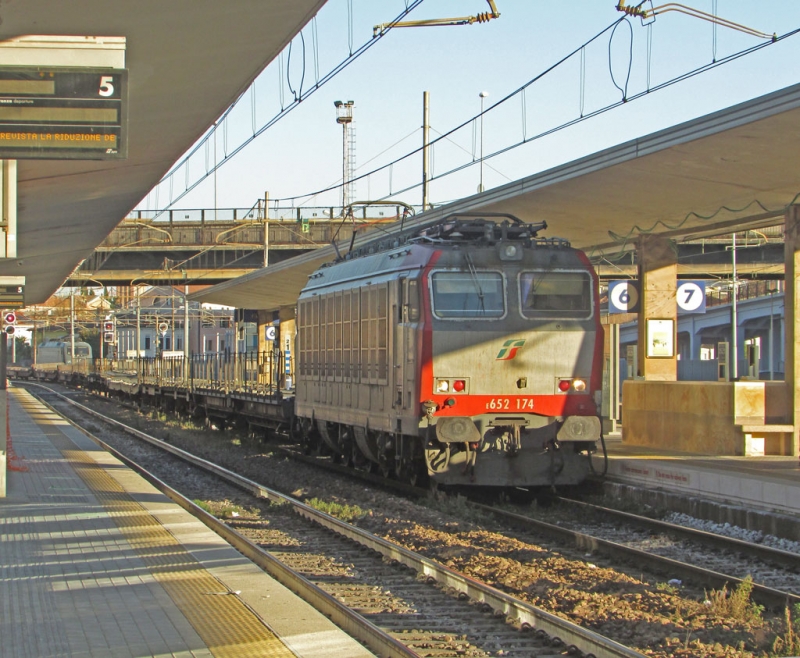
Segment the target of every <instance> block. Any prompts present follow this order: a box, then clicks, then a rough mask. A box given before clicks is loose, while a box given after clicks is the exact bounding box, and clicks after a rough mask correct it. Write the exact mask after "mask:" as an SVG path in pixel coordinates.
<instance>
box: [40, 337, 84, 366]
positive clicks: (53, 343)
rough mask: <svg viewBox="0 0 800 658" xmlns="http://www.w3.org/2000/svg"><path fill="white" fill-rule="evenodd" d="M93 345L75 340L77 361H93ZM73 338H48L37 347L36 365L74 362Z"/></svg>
mask: <svg viewBox="0 0 800 658" xmlns="http://www.w3.org/2000/svg"><path fill="white" fill-rule="evenodd" d="M91 360H92V346H91V345H89V343H84V342H80V341H75V359H74V361H75V362H80V361H91ZM72 363H73V358H72V341H71V340H48V341H46V342H44V343H40V344H39V345H38V346H37V348H36V365H37V366H45V367H48V366H50V367H52V366H55V365H60V364H64V365H66V364H72Z"/></svg>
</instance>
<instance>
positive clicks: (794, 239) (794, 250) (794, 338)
mask: <svg viewBox="0 0 800 658" xmlns="http://www.w3.org/2000/svg"><path fill="white" fill-rule="evenodd" d="M785 222H786V227H785V238H784V250H785V251H784V258H785V274H784V282H785V285H786V293H785V295H784V302H783V316H784V323H785V326H784V327H782V328H783V329H784V337H785V351H784V372H785V375H784V377H785V380H786V386H787V387H788V389H789V390H788V399H789V409H788V412H789V418H788V419H787V420H789V421H790V422H791V423H793V424H794V442H793V443H794V445H797V434H798V425H800V415H799V414H798V409H800V386H798V380H797V374H798V373H797V365H796V364H797V360H798V356H800V328H798V324H797V323H798V315H797V309H798V301H800V300H798V295H800V285H798V277H800V206H789V208H788V209H787V211H786V217H785Z"/></svg>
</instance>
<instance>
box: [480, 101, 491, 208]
mask: <svg viewBox="0 0 800 658" xmlns="http://www.w3.org/2000/svg"><path fill="white" fill-rule="evenodd" d="M478 95H479V96H480V98H481V167H480V169H481V181H480V184H479V185H478V192H479V193H480V192H483V99H484V98H486V97H487V96H488V95H489V92H488V91H482V92H481V93H480V94H478Z"/></svg>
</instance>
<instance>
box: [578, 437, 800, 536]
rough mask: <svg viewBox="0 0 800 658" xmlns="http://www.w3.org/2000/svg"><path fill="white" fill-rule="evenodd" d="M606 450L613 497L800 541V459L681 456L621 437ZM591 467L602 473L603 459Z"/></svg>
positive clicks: (596, 458) (608, 441)
mask: <svg viewBox="0 0 800 658" xmlns="http://www.w3.org/2000/svg"><path fill="white" fill-rule="evenodd" d="M606 447H607V451H608V472H607V474H606V480H607V482H608V485H607V493H609V494H610V495H614V496H618V497H620V498H626V499H628V500H633V501H639V502H642V503H645V504H648V505H650V506H653V507H661V508H664V509H674V510H676V511H683V512H685V513H686V514H691V515H692V516H696V517H698V518H705V519H709V520H714V521H718V522H728V523H731V524H732V525H738V526H740V527H744V528H748V529H751V530H761V531H763V532H768V533H769V534H774V535H776V536H780V537H785V538H787V539H792V540H795V541H798V540H800V461H799V460H798V458H797V457H796V456H771V455H770V456H758V457H733V456H719V455H702V454H694V453H683V452H677V451H670V450H663V449H654V448H651V447H646V446H637V445H632V444H627V443H624V442H623V441H622V439H621V435H620V434H619V433H614V434H611V435H610V436H607V437H606ZM593 463H594V468H595V471H597V472H601V471H602V468H603V459H602V455H600V456H598V455H597V454H595V456H594V462H593ZM614 489H616V491H614Z"/></svg>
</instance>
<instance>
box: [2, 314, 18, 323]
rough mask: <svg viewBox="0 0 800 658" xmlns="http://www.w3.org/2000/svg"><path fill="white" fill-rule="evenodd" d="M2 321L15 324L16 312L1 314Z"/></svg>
mask: <svg viewBox="0 0 800 658" xmlns="http://www.w3.org/2000/svg"><path fill="white" fill-rule="evenodd" d="M3 322H5V323H6V324H16V322H17V314H16V313H6V314H5V315H4V316H3Z"/></svg>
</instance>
